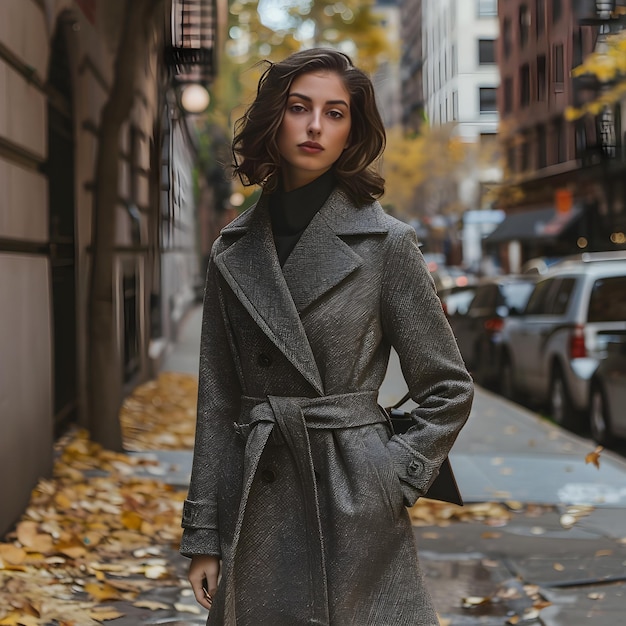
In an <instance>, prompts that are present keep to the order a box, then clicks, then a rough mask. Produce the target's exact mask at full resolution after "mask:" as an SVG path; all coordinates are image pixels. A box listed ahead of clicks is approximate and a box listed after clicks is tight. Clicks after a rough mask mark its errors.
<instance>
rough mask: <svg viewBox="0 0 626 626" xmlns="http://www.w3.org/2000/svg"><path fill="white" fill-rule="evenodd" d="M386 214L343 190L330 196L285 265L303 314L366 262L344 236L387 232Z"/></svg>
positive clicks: (292, 293)
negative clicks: (352, 199) (356, 203)
mask: <svg viewBox="0 0 626 626" xmlns="http://www.w3.org/2000/svg"><path fill="white" fill-rule="evenodd" d="M382 216H383V213H382V209H381V208H380V205H379V204H378V203H374V204H372V205H369V206H366V207H363V208H357V207H355V206H354V205H353V204H352V203H351V202H350V200H349V198H348V197H347V196H346V195H345V194H344V193H343V192H341V191H334V192H333V193H332V194H331V195H330V197H329V198H328V200H327V201H326V203H325V204H324V206H323V207H322V208H321V209H320V210H319V212H318V213H317V214H316V215H315V217H314V218H313V220H312V221H311V223H310V224H309V226H308V228H307V229H306V230H305V231H304V233H303V234H302V237H301V238H300V240H299V241H298V244H297V245H296V247H295V248H294V250H293V252H292V253H291V254H290V255H289V258H288V259H287V261H286V263H285V265H284V266H283V274H284V276H285V281H286V283H287V286H288V288H289V291H290V293H291V296H292V298H293V300H294V302H295V304H296V307H297V309H298V311H299V312H300V313H302V312H303V311H304V310H305V309H307V308H308V307H309V306H311V305H312V304H313V303H314V302H315V301H316V300H318V299H319V298H321V297H322V296H323V295H324V294H325V293H327V292H328V291H330V290H331V289H333V288H334V287H336V286H338V285H339V284H340V283H341V282H342V281H344V280H345V279H346V278H347V277H348V276H350V274H352V273H353V272H354V271H355V270H357V269H358V268H359V267H360V266H361V265H362V264H363V259H362V258H361V257H360V256H359V255H358V254H357V253H356V252H354V250H353V249H352V248H351V247H350V246H349V245H348V244H347V243H346V242H345V241H344V240H343V239H342V237H341V236H342V235H343V236H345V235H371V234H383V233H386V232H387V230H388V229H387V227H386V225H385V224H384V223H383V219H382Z"/></svg>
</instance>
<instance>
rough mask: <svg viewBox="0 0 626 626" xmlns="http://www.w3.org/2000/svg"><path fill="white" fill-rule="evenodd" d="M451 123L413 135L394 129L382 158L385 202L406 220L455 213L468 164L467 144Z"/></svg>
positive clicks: (458, 207) (428, 128)
mask: <svg viewBox="0 0 626 626" xmlns="http://www.w3.org/2000/svg"><path fill="white" fill-rule="evenodd" d="M453 131H454V126H453V125H446V126H435V127H427V126H425V127H424V129H423V130H422V131H421V132H420V133H419V134H416V135H407V134H405V133H404V132H403V131H402V130H401V129H398V128H394V129H392V130H391V131H390V132H389V133H388V141H387V149H386V150H385V156H384V160H383V166H384V167H383V171H384V175H385V179H386V185H385V187H386V192H385V196H384V202H385V204H387V205H389V206H390V208H391V209H392V210H393V211H394V212H395V213H396V214H397V215H398V216H401V217H403V218H406V219H410V218H412V217H413V218H414V217H421V218H424V217H432V216H433V215H441V214H444V215H445V214H458V213H460V212H461V210H462V208H463V207H462V206H461V205H460V203H459V197H458V184H459V181H460V178H461V176H462V174H463V172H464V169H465V166H466V163H467V154H468V152H467V151H468V145H467V144H465V143H464V142H463V141H462V140H461V139H460V138H459V137H457V136H455V135H454V133H453Z"/></svg>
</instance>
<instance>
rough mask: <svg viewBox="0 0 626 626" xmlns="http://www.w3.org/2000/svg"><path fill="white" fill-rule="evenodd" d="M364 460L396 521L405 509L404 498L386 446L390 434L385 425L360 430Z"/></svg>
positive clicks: (375, 425) (373, 425)
mask: <svg viewBox="0 0 626 626" xmlns="http://www.w3.org/2000/svg"><path fill="white" fill-rule="evenodd" d="M359 430H360V434H361V442H362V445H363V453H364V458H365V459H366V460H367V464H368V467H369V468H370V470H371V474H372V475H373V477H374V478H375V479H376V481H377V482H378V484H379V486H380V490H381V492H382V494H383V497H384V499H385V502H386V504H387V505H388V508H389V509H390V511H391V513H392V516H393V518H394V519H396V518H397V517H398V516H399V515H401V514H402V512H403V509H404V496H403V494H402V488H401V485H400V479H399V477H398V475H397V474H396V470H395V467H394V464H393V460H392V458H391V455H390V454H389V450H388V449H387V446H386V441H388V440H389V436H390V435H389V433H388V431H387V427H386V425H385V424H372V425H369V426H364V427H363V428H360V429H359Z"/></svg>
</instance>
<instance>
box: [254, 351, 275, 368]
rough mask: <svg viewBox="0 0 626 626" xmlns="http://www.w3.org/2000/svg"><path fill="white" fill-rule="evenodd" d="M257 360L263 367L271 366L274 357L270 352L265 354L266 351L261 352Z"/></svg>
mask: <svg viewBox="0 0 626 626" xmlns="http://www.w3.org/2000/svg"><path fill="white" fill-rule="evenodd" d="M256 362H257V363H258V364H259V365H260V366H261V367H269V366H270V365H271V364H272V357H271V356H270V355H269V354H265V352H261V354H259V356H258V357H257V359H256Z"/></svg>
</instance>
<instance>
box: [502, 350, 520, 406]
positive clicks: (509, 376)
mask: <svg viewBox="0 0 626 626" xmlns="http://www.w3.org/2000/svg"><path fill="white" fill-rule="evenodd" d="M500 393H501V394H502V395H503V396H504V397H505V398H507V399H509V400H515V398H516V397H517V390H516V388H515V379H514V377H513V364H512V363H511V358H510V357H509V356H505V357H504V358H503V359H502V364H501V366H500Z"/></svg>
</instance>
